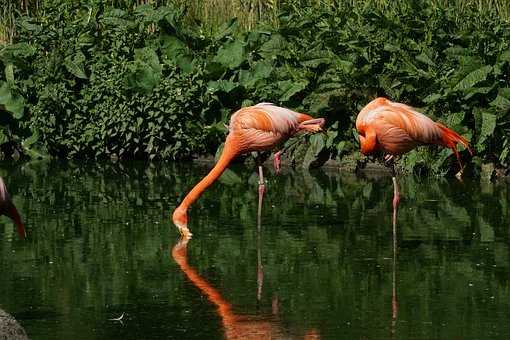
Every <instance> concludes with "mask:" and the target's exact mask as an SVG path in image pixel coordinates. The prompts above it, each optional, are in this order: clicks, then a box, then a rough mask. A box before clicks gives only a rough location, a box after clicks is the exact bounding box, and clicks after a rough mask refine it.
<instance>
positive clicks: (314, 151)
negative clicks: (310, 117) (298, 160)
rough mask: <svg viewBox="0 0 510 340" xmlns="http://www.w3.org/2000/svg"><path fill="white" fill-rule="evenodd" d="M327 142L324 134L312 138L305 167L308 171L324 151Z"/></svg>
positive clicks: (304, 161) (305, 159)
mask: <svg viewBox="0 0 510 340" xmlns="http://www.w3.org/2000/svg"><path fill="white" fill-rule="evenodd" d="M324 147H325V142H324V136H323V135H322V134H315V135H312V136H311V137H310V146H309V147H308V150H306V154H305V158H304V160H303V166H304V167H305V168H306V169H308V168H309V167H310V165H311V164H312V163H313V161H314V160H315V159H316V158H317V156H318V155H319V153H320V152H321V151H322V149H324Z"/></svg>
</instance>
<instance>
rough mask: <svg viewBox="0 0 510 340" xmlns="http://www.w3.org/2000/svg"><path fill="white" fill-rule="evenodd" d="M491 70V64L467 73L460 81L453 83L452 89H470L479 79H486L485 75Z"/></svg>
mask: <svg viewBox="0 0 510 340" xmlns="http://www.w3.org/2000/svg"><path fill="white" fill-rule="evenodd" d="M491 71H492V66H483V67H480V68H479V69H477V70H475V71H473V72H471V73H469V74H468V75H467V76H465V77H464V78H463V79H462V80H461V81H459V82H458V83H457V85H455V87H454V88H453V90H454V91H464V90H466V89H470V88H471V87H473V86H474V85H476V84H478V83H479V82H481V81H484V80H485V79H487V76H488V75H489V73H490V72H491Z"/></svg>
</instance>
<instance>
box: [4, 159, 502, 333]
mask: <svg viewBox="0 0 510 340" xmlns="http://www.w3.org/2000/svg"><path fill="white" fill-rule="evenodd" d="M207 168H208V165H200V164H199V165H197V164H194V165H191V164H181V165H178V164H153V165H145V164H139V163H133V164H122V165H121V164H113V165H112V164H99V165H97V164H90V165H82V164H71V163H66V164H59V163H30V164H25V165H23V166H22V167H20V168H16V169H14V168H8V167H7V166H3V167H0V176H2V177H4V178H5V179H6V181H7V182H8V185H9V191H10V193H11V196H12V198H13V201H14V203H15V205H16V206H17V208H18V210H19V211H20V213H21V215H22V216H23V218H24V222H25V225H26V228H27V231H28V234H29V237H28V239H27V240H25V241H22V240H20V239H19V237H17V234H16V233H17V231H16V228H15V226H14V225H13V224H12V222H11V221H10V220H8V219H7V218H5V217H2V218H1V219H0V270H1V272H2V275H0V308H2V309H4V310H6V311H8V312H9V313H10V314H12V315H13V316H14V317H15V318H16V319H17V320H18V322H19V323H20V324H21V326H22V327H23V328H25V330H26V331H27V333H28V335H29V337H30V338H33V339H54V338H74V339H95V338H97V339H103V338H109V339H110V338H111V339H115V338H123V339H139V338H144V339H160V338H169V339H204V338H211V339H212V338H222V337H224V336H225V335H227V333H226V331H225V328H224V323H223V319H222V316H221V315H219V314H218V309H217V307H216V305H214V302H211V301H210V300H208V298H207V296H203V295H202V294H203V293H201V294H197V291H198V292H200V288H199V289H198V290H197V287H196V286H195V285H194V284H193V283H192V282H190V281H189V280H188V279H187V278H186V273H183V271H182V269H181V267H180V266H179V265H178V263H175V262H174V261H170V262H169V258H168V250H169V249H171V248H172V247H173V246H174V245H175V243H176V241H175V240H176V238H177V232H176V230H175V228H174V227H173V226H172V225H171V222H170V212H171V210H172V209H173V208H174V207H175V205H176V204H177V203H178V202H179V201H180V200H181V199H182V197H183V195H184V194H185V193H186V192H187V190H189V188H191V187H192V186H193V185H194V184H195V183H196V182H197V180H198V179H199V178H201V177H202V176H203V175H204V174H205V173H206V172H207ZM266 179H267V180H268V183H267V185H266V189H267V191H266V194H265V198H264V205H263V209H262V214H261V223H260V227H259V228H257V222H256V221H257V209H258V206H257V205H258V190H257V175H256V173H255V172H254V171H251V169H247V168H244V167H238V166H234V168H233V171H231V172H228V173H227V174H226V176H224V177H223V178H222V179H221V181H220V183H217V184H215V185H214V186H212V187H211V188H210V190H208V191H207V192H206V193H205V194H204V196H203V197H202V198H201V199H200V200H199V201H198V202H197V203H196V204H195V205H194V206H193V208H192V209H191V213H190V228H191V229H192V232H193V233H194V238H193V239H192V240H191V241H190V244H189V249H187V253H186V257H185V259H186V263H187V264H188V265H189V267H190V268H192V269H193V270H194V271H195V272H196V273H197V275H199V276H200V277H201V278H202V279H203V280H204V281H205V282H207V284H208V285H209V287H214V289H215V290H216V292H218V294H219V295H220V296H221V298H222V299H223V300H224V301H228V304H229V306H231V312H232V313H233V315H236V316H240V317H243V318H245V320H249V321H254V320H255V321H257V322H259V321H260V322H261V323H265V324H267V325H268V327H269V326H270V327H275V328H276V329H277V330H278V331H279V332H281V333H278V334H283V336H286V337H291V338H292V337H296V338H299V337H302V336H304V335H306V334H307V332H308V330H315V331H314V334H320V337H321V338H324V339H336V338H342V337H344V338H357V339H359V338H367V339H385V338H402V339H407V338H415V339H430V338H448V339H451V338H456V337H458V338H462V339H479V338H487V337H490V338H492V339H497V338H500V339H506V338H508V336H509V335H510V325H509V324H508V323H507V320H508V319H509V317H510V289H509V288H510V287H509V282H508V279H509V273H510V267H509V266H510V264H509V256H510V253H509V247H508V243H509V240H510V238H509V226H510V213H509V212H510V210H509V206H508V202H509V198H510V186H509V185H508V184H504V183H500V184H479V183H472V182H470V181H468V180H465V182H464V183H461V182H458V181H457V180H455V179H437V178H427V179H416V178H413V177H410V176H408V177H401V179H400V191H401V195H402V201H401V203H400V208H399V214H398V229H397V230H396V234H395V235H394V233H393V230H392V227H391V226H392V208H391V202H392V194H393V190H392V182H391V177H389V176H369V175H363V176H360V177H356V176H354V175H351V174H342V173H338V172H336V171H328V170H326V169H322V170H315V171H312V172H303V171H284V172H283V173H282V174H281V175H280V176H278V177H274V176H272V175H268V176H266ZM261 235H263V237H261ZM394 236H395V238H394ZM394 239H395V240H396V241H397V245H398V247H395V246H394V243H393V240H394ZM397 249H398V252H397ZM397 255H398V259H397ZM397 289H398V304H397ZM274 301H277V304H276V303H275V302H274ZM276 307H277V308H276ZM397 307H398V313H397ZM276 310H277V312H276ZM274 312H276V313H274ZM274 314H276V315H274ZM121 315H124V317H123V318H122V320H121V321H115V320H111V319H115V318H118V317H119V316H121ZM252 317H256V319H252Z"/></svg>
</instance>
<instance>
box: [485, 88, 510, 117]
mask: <svg viewBox="0 0 510 340" xmlns="http://www.w3.org/2000/svg"><path fill="white" fill-rule="evenodd" d="M490 105H491V106H495V107H497V108H498V110H500V111H502V112H503V113H506V112H508V111H509V110H510V87H505V88H502V89H500V90H499V93H498V96H497V97H496V99H494V100H493V101H492V102H491V103H490Z"/></svg>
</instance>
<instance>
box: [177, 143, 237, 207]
mask: <svg viewBox="0 0 510 340" xmlns="http://www.w3.org/2000/svg"><path fill="white" fill-rule="evenodd" d="M238 154H239V151H238V150H237V148H236V147H235V146H234V143H232V138H231V136H227V141H226V142H225V147H224V148H223V152H222V153H221V156H220V159H219V160H218V162H217V163H216V164H215V165H214V167H213V168H212V169H211V171H210V172H209V173H208V174H207V176H205V177H204V178H202V180H201V181H200V182H198V183H197V185H195V186H194V187H193V189H191V191H190V192H189V193H188V194H187V195H186V197H184V199H183V200H182V203H181V204H180V205H179V207H178V208H177V209H176V210H179V211H183V212H185V211H187V210H188V208H189V206H190V205H192V204H193V203H194V202H195V201H196V200H197V199H198V198H199V197H200V196H201V195H202V193H203V192H204V191H205V190H206V189H207V188H208V187H210V186H211V185H212V184H213V183H214V182H215V181H216V180H217V179H218V178H219V177H220V176H221V174H222V173H223V172H224V171H225V169H226V168H227V167H228V166H229V164H230V162H232V160H233V159H234V158H235V157H236V156H237V155H238Z"/></svg>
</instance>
